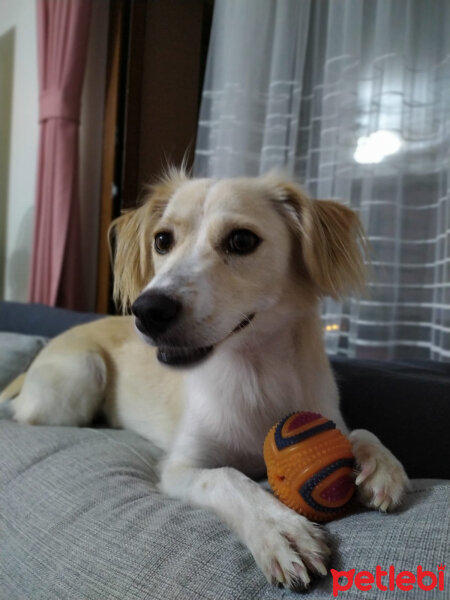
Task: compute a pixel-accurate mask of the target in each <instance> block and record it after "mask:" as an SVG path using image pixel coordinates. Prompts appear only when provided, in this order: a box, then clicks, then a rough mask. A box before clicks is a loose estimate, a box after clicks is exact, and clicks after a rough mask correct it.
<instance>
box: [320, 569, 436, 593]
mask: <svg viewBox="0 0 450 600" xmlns="http://www.w3.org/2000/svg"><path fill="white" fill-rule="evenodd" d="M330 572H331V575H332V576H333V596H334V597H335V598H336V597H337V596H338V595H339V593H340V592H346V591H347V590H349V589H350V588H352V587H353V586H354V587H355V588H356V589H358V590H359V591H361V592H370V590H372V589H374V588H375V589H378V590H382V591H384V592H387V591H391V592H392V591H394V590H402V591H405V592H406V591H409V590H413V589H420V590H425V591H431V590H438V591H440V592H443V591H444V585H445V584H444V572H445V565H442V564H441V565H438V567H437V572H436V573H435V572H434V571H426V570H425V569H423V567H422V565H419V566H418V567H417V569H416V571H415V572H413V571H396V569H395V567H394V566H393V565H390V566H389V567H387V569H386V570H384V569H383V568H382V567H381V566H380V565H377V566H376V568H375V572H374V573H373V572H370V571H359V572H358V573H356V569H350V570H349V571H336V569H331V570H330ZM341 598H342V599H343V600H345V594H342V595H341ZM386 598H389V596H388V595H386Z"/></svg>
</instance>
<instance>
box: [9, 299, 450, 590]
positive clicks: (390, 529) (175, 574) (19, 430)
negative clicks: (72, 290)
mask: <svg viewBox="0 0 450 600" xmlns="http://www.w3.org/2000/svg"><path fill="white" fill-rule="evenodd" d="M92 318H96V316H95V315H81V314H77V313H71V312H69V311H62V310H58V309H49V308H47V307H42V306H38V305H33V306H30V305H20V304H13V303H0V386H2V384H4V383H5V382H6V381H7V380H9V379H11V378H12V377H13V376H14V375H15V374H16V373H18V372H20V371H22V370H23V369H25V368H26V366H27V365H28V364H29V362H30V361H31V360H32V358H33V356H34V355H35V354H36V352H37V351H38V350H39V349H40V348H41V347H42V345H43V344H44V343H45V340H46V338H48V337H51V336H53V335H56V334H57V333H59V332H61V331H63V330H64V329H66V328H67V327H69V326H72V325H74V324H77V323H80V322H84V321H86V320H90V319H92ZM333 365H334V368H335V370H336V373H337V377H338V381H339V385H340V387H341V393H342V396H343V407H344V412H345V413H346V415H347V418H348V419H349V420H350V423H351V425H352V426H368V427H370V428H371V429H372V430H373V431H374V432H375V433H377V434H378V435H380V436H381V437H382V439H383V441H385V443H386V444H387V445H388V446H391V447H393V446H394V448H393V449H394V450H395V451H396V452H397V454H398V455H399V456H400V458H401V459H402V460H403V461H404V463H405V464H406V468H407V470H408V471H409V472H410V474H412V475H413V476H415V477H419V478H420V479H415V480H414V482H413V488H412V490H411V491H410V492H409V493H408V496H407V498H406V501H405V503H404V506H403V507H402V509H401V510H399V511H398V512H396V513H393V514H389V515H383V514H379V513H375V512H371V511H366V510H362V509H358V508H355V510H354V511H353V512H352V513H351V514H349V515H348V516H346V517H344V518H342V519H339V520H337V521H334V522H332V523H330V524H327V525H326V526H325V528H326V529H327V531H328V532H329V534H330V540H331V545H332V548H333V557H332V564H331V565H330V566H331V567H332V568H334V569H336V570H338V571H348V570H350V569H355V570H356V573H358V572H359V571H362V570H365V571H369V572H371V573H373V574H374V573H375V569H376V567H377V565H379V566H381V567H382V568H383V569H384V570H386V571H387V570H388V569H387V568H388V567H389V566H391V565H392V566H393V567H394V568H395V572H396V573H398V572H399V571H401V570H407V571H411V572H412V573H414V574H416V572H417V568H418V566H419V565H421V566H422V568H423V569H426V570H429V571H431V572H432V573H434V574H437V566H438V565H439V564H441V563H444V564H445V563H446V561H447V559H448V558H449V499H450V484H449V482H448V481H446V478H448V477H449V473H448V468H449V457H450V452H449V447H448V438H449V436H448V434H447V435H443V432H444V433H445V432H446V431H447V428H448V423H449V420H448V416H449V401H450V394H449V389H450V368H449V365H439V364H433V363H427V364H425V363H420V364H415V365H412V364H407V363H391V364H384V365H380V364H378V363H370V362H364V363H362V362H358V361H345V360H338V359H336V360H335V361H333ZM411 398H412V401H411ZM0 416H1V417H2V418H0V598H1V600H66V599H71V600H72V599H73V600H82V599H83V600H84V599H86V600H87V599H89V600H91V599H92V600H112V599H117V600H144V599H165V600H167V599H169V600H172V599H176V598H180V599H182V600H190V599H192V600H198V599H205V600H206V599H208V600H234V599H236V600H237V599H243V600H256V599H261V600H263V599H267V600H269V599H271V600H272V599H273V600H280V599H282V598H285V599H287V598H295V597H298V595H296V594H294V593H293V592H290V591H286V590H283V589H277V588H275V587H272V586H270V585H269V584H268V583H267V582H266V581H265V579H264V576H263V575H262V573H261V572H260V571H259V570H258V569H257V567H256V566H255V564H254V562H253V560H252V558H251V556H250V554H249V552H248V551H247V549H246V548H244V547H243V546H242V545H241V544H240V542H239V541H238V539H237V538H236V537H235V536H234V535H233V534H232V533H231V532H230V531H229V530H228V529H227V527H226V526H225V525H224V524H223V523H221V522H220V521H219V520H218V519H217V518H216V517H215V516H214V515H213V514H211V513H209V512H207V511H205V510H200V509H197V508H193V507H191V506H189V505H187V504H184V503H182V502H180V501H178V500H172V499H169V498H166V497H164V496H163V495H161V494H160V493H159V492H158V491H157V489H156V482H157V459H158V456H159V453H158V451H157V449H156V448H154V447H153V446H152V445H151V444H150V443H149V442H147V441H146V440H144V439H142V438H141V437H139V436H138V435H136V434H134V433H132V432H129V431H118V430H111V429H107V428H104V427H102V426H101V424H100V425H98V426H96V427H92V428H84V429H76V428H71V427H31V426H19V425H17V424H15V423H14V422H12V421H11V420H10V419H9V418H8V410H7V407H6V406H3V407H2V409H1V411H0ZM380 423H381V425H380ZM430 478H433V479H430ZM386 579H387V576H386V577H385V578H384V579H383V582H384V583H386ZM346 581H347V580H346V579H345V578H344V579H343V580H342V582H341V583H342V584H344V583H345V582H346ZM424 583H425V584H430V585H431V584H432V583H433V579H432V578H431V579H430V578H428V579H425V580H424ZM394 588H395V589H393V590H388V591H380V590H378V589H377V587H376V584H373V585H372V590H371V591H365V592H363V591H360V590H358V589H357V587H356V585H355V584H354V585H353V586H352V587H351V588H350V589H348V590H347V591H339V593H338V596H337V597H338V598H342V599H344V600H345V599H348V600H352V599H358V600H360V599H361V598H367V599H368V600H373V599H374V598H383V599H385V598H386V599H388V600H390V599H396V598H399V599H402V600H403V599H404V598H405V591H402V590H401V589H398V587H397V585H395V586H394ZM445 590H446V591H444V592H442V591H439V590H438V586H436V587H435V588H434V589H432V590H422V589H420V587H419V586H418V585H417V584H414V586H413V591H410V592H409V595H408V596H407V597H409V598H412V599H413V600H418V599H420V598H423V599H424V600H432V599H433V598H436V599H440V598H442V599H443V598H446V597H448V593H449V591H448V590H450V583H449V581H448V578H447V580H446V581H445ZM332 594H333V579H332V577H331V576H328V577H327V578H325V579H322V580H319V581H316V582H315V583H314V585H313V586H312V587H311V589H310V591H309V593H308V594H307V596H308V598H310V599H311V600H316V599H328V598H332V597H333V595H332Z"/></svg>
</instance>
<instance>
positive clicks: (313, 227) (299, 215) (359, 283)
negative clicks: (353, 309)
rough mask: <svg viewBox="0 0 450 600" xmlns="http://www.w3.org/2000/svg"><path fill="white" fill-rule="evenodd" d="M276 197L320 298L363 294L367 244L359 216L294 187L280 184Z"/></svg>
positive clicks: (336, 203) (337, 204)
mask: <svg viewBox="0 0 450 600" xmlns="http://www.w3.org/2000/svg"><path fill="white" fill-rule="evenodd" d="M276 195H277V200H276V201H277V204H278V207H279V209H280V208H281V210H282V212H283V213H284V215H285V218H286V219H287V221H288V224H289V226H290V228H291V230H292V231H293V232H294V235H295V236H296V238H297V239H298V241H299V243H300V247H301V254H302V261H303V263H304V266H305V268H306V270H307V272H308V274H309V277H310V279H311V281H312V283H313V284H314V286H315V287H316V289H317V291H318V292H319V294H320V295H323V296H331V297H332V298H335V299H337V298H341V297H342V296H344V295H346V294H348V293H350V292H362V291H363V290H364V287H365V279H366V268H365V264H364V257H365V255H366V251H367V244H366V237H365V235H364V231H363V228H362V225H361V222H360V220H359V217H358V215H357V214H356V213H355V212H354V211H353V210H351V209H350V208H347V207H346V206H344V205H343V204H340V203H339V202H335V201H333V200H313V199H311V198H309V197H308V196H307V195H306V194H305V193H304V192H303V191H302V190H301V189H300V188H299V187H298V186H296V185H295V184H293V183H286V182H283V183H281V185H280V184H279V185H278V186H277V194H276Z"/></svg>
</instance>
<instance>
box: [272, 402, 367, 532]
mask: <svg viewBox="0 0 450 600" xmlns="http://www.w3.org/2000/svg"><path fill="white" fill-rule="evenodd" d="M264 460H265V462H266V466H267V477H268V479H269V483H270V486H271V488H272V489H273V491H274V492H275V494H276V495H277V496H278V497H279V499H280V500H281V501H282V502H284V504H286V505H287V506H289V507H290V508H292V509H293V510H296V511H297V512H299V513H301V514H302V515H304V516H305V517H308V519H311V520H313V521H331V520H332V519H334V518H336V517H338V516H340V515H342V514H343V513H344V512H345V509H346V505H347V504H348V502H349V501H350V500H351V498H352V496H353V494H354V491H355V483H354V475H353V468H354V457H353V454H352V448H351V444H350V442H349V440H348V439H347V438H346V437H345V436H344V435H343V434H342V433H341V432H340V431H339V429H336V425H335V423H333V421H329V420H328V419H326V418H325V417H322V415H320V414H318V413H312V412H297V413H293V414H291V415H288V416H287V417H285V418H284V419H282V420H281V421H279V423H277V424H276V425H274V426H273V427H272V429H271V430H270V431H269V433H268V434H267V436H266V439H265V441H264Z"/></svg>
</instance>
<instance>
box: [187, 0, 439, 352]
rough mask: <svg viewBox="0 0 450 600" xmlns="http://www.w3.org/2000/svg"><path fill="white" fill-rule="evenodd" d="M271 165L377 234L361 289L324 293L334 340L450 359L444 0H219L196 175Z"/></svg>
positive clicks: (336, 344) (345, 345) (333, 344)
mask: <svg viewBox="0 0 450 600" xmlns="http://www.w3.org/2000/svg"><path fill="white" fill-rule="evenodd" d="M379 131H388V132H390V133H391V134H394V135H396V136H397V139H399V140H400V142H401V147H400V149H399V151H397V152H394V153H392V154H388V155H385V156H383V154H384V153H385V152H388V151H389V148H388V143H387V141H386V140H384V138H380V139H379V140H378V142H377V143H378V146H379V147H378V148H377V147H375V146H376V144H375V146H374V147H371V146H370V144H372V146H373V143H375V139H374V138H373V137H372V138H370V139H369V140H367V139H366V140H363V139H362V138H369V136H370V135H371V134H374V133H376V132H379ZM377 135H378V134H377ZM375 138H376V136H375ZM358 141H359V142H360V144H362V143H363V142H365V143H366V146H365V150H366V155H365V157H363V158H361V157H360V158H359V160H363V159H364V160H379V161H380V162H369V163H367V162H366V163H361V162H357V161H356V160H355V157H354V154H355V150H356V148H357V146H358ZM372 142H373V143H372ZM367 143H369V146H367ZM363 150H364V148H363ZM377 152H378V154H377ZM380 152H381V154H380ZM367 153H368V154H367ZM380 156H381V158H380ZM272 167H283V168H284V170H285V171H287V172H288V173H289V174H290V175H292V176H293V177H294V178H295V179H296V180H297V181H299V182H300V183H301V184H302V185H303V186H304V187H305V188H306V189H307V190H308V191H309V192H310V193H311V194H312V195H313V196H314V197H318V198H337V199H340V200H342V202H344V203H346V204H349V205H350V206H352V207H353V208H354V209H356V210H357V211H359V214H360V216H361V219H362V221H363V224H364V226H365V228H366V231H367V234H368V237H369V240H370V243H371V247H372V259H373V263H372V269H371V276H370V282H369V294H368V296H367V297H365V298H362V299H355V298H352V299H350V300H348V301H346V302H345V303H342V304H340V303H336V302H333V301H331V300H327V301H326V302H325V303H324V322H325V323H326V324H338V325H339V329H334V330H331V331H329V332H327V334H326V341H327V347H328V350H329V351H330V352H339V353H343V354H347V355H350V356H360V357H370V358H392V357H409V358H419V359H429V358H432V359H441V360H449V359H450V200H449V171H450V2H448V1H447V0H433V2H424V1H423V0H393V1H390V0H371V1H370V2H361V1H360V0H331V1H328V0H320V1H314V0H311V1H310V0H278V1H277V2H274V1H272V0H245V2H241V1H238V0H216V3H215V13H214V20H213V29H212V34H211V42H210V50H209V56H208V64H207V71H206V78H205V85H204V90H203V97H202V107H201V114H200V121H199V129H198V137H197V148H196V160H195V173H196V174H197V175H209V176H235V175H243V174H246V175H257V174H258V173H263V172H265V171H267V170H268V169H270V168H272Z"/></svg>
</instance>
